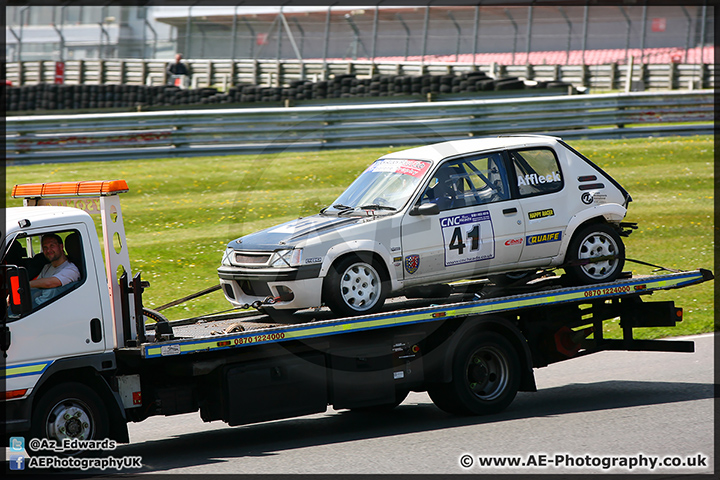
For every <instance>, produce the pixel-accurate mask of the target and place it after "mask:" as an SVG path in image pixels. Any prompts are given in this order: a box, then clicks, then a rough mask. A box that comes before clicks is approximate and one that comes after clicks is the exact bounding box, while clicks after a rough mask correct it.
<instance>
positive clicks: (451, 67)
mask: <svg viewBox="0 0 720 480" xmlns="http://www.w3.org/2000/svg"><path fill="white" fill-rule="evenodd" d="M186 63H187V64H188V65H189V67H190V70H191V72H192V85H193V86H194V87H209V86H215V87H219V88H221V89H226V88H228V87H230V86H233V85H236V84H249V85H266V86H283V85H289V84H290V83H291V82H293V81H296V80H311V81H318V80H326V79H328V78H330V77H331V76H332V75H345V74H354V75H356V76H357V77H358V78H363V77H368V78H369V77H371V76H372V75H375V74H381V75H383V74H384V75H423V74H427V73H429V74H434V75H445V74H455V75H459V74H462V73H467V72H470V71H473V70H478V71H481V72H484V73H486V74H488V75H490V76H492V77H503V76H517V77H521V78H524V79H526V80H535V81H546V80H550V81H563V82H567V83H572V84H573V85H575V86H576V87H580V86H585V87H590V88H591V89H600V90H613V89H623V88H625V87H626V86H627V81H628V72H629V71H630V70H631V69H632V70H631V71H632V74H631V78H632V82H633V84H634V85H635V86H636V88H638V89H641V90H645V89H647V90H659V89H662V90H672V89H677V88H688V86H692V87H693V88H714V87H715V79H714V77H715V66H714V65H712V64H679V63H668V64H639V63H635V64H633V65H628V64H616V63H612V64H607V65H529V66H526V65H499V64H488V65H475V66H473V65H472V64H468V63H465V64H463V63H444V62H437V63H424V62H410V61H407V62H402V61H400V62H388V63H375V62H369V61H360V60H358V61H352V60H348V61H331V62H323V61H322V60H315V61H310V60H307V61H298V60H285V61H282V62H277V61H274V60H236V61H233V60H228V59H225V60H189V61H187V62H186ZM166 67H167V63H166V62H164V61H159V60H134V59H128V60H74V61H67V62H65V83H66V84H69V85H81V84H95V85H98V84H100V85H101V84H118V85H122V84H124V85H165V84H167V73H166ZM54 77H55V62H49V61H46V62H43V61H37V62H13V63H8V64H7V74H6V78H7V79H8V80H10V81H11V82H13V85H35V84H40V83H53V81H54Z"/></svg>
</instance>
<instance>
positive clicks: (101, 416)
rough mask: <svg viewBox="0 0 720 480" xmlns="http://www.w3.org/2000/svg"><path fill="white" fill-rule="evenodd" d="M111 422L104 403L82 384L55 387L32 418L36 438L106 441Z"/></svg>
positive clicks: (43, 397) (40, 403)
mask: <svg viewBox="0 0 720 480" xmlns="http://www.w3.org/2000/svg"><path fill="white" fill-rule="evenodd" d="M109 431H110V422H109V417H108V413H107V411H106V410H105V407H104V406H103V403H102V400H101V399H100V397H99V396H98V394H96V393H95V392H94V391H93V390H92V389H90V388H89V387H87V386H86V385H84V384H82V383H77V382H68V383H62V384H59V385H55V386H54V387H52V388H50V390H48V391H47V392H45V394H44V395H43V396H42V397H41V398H40V400H39V401H38V403H37V405H36V406H35V410H34V412H33V415H32V424H31V434H32V438H47V439H50V440H55V441H57V442H58V443H60V442H62V441H63V440H64V439H71V440H72V439H78V440H102V439H104V438H107V437H108V434H109Z"/></svg>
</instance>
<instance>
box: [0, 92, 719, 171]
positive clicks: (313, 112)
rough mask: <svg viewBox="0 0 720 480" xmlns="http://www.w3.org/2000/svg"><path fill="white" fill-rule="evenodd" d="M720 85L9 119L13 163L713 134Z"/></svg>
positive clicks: (9, 159)
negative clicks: (545, 137)
mask: <svg viewBox="0 0 720 480" xmlns="http://www.w3.org/2000/svg"><path fill="white" fill-rule="evenodd" d="M713 112H714V96H713V91H708V90H705V91H694V92H664V93H650V92H634V93H625V94H600V95H572V96H555V97H541V98H515V99H494V100H467V101H455V102H422V103H396V104H381V105H377V104H375V105H344V106H319V107H292V108H252V109H248V108H245V109H224V110H185V111H167V112H147V113H115V114H83V115H47V116H22V117H21V116H18V117H9V118H7V119H6V147H5V148H6V150H5V153H6V158H7V163H8V164H20V163H38V162H62V161H93V160H122V159H139V158H159V157H173V156H196V155H229V154H248V153H253V154H258V153H270V152H279V151H285V150H320V149H332V148H359V147H370V146H401V145H417V144H424V143H432V142H438V141H443V140H452V139H460V138H468V137H472V136H482V135H496V134H512V133H546V134H552V135H558V136H561V137H563V138H622V137H633V136H647V135H653V136H663V135H692V134H712V133H713V123H712V121H713Z"/></svg>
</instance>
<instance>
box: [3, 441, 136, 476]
mask: <svg viewBox="0 0 720 480" xmlns="http://www.w3.org/2000/svg"><path fill="white" fill-rule="evenodd" d="M26 447H27V448H26ZM116 447H117V442H115V440H110V439H104V440H80V439H77V438H66V439H63V440H62V441H60V442H58V441H56V440H48V439H44V438H43V439H39V438H33V439H31V440H29V441H28V442H27V444H26V442H25V438H24V437H10V442H9V445H8V450H9V456H8V467H9V469H10V470H14V471H20V470H29V469H67V470H82V471H87V470H102V471H105V470H117V471H121V470H125V469H139V468H142V457H140V456H123V457H115V456H112V455H110V456H107V457H74V456H62V454H64V453H74V452H79V451H83V452H102V451H113V450H115V448H116ZM28 450H29V451H30V452H40V454H38V455H35V454H33V455H31V454H28ZM48 452H51V453H58V454H61V455H60V456H53V455H45V454H46V453H48Z"/></svg>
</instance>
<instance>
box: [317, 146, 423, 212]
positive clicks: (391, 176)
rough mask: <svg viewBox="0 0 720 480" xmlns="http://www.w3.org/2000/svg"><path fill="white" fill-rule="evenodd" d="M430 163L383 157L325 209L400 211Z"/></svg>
mask: <svg viewBox="0 0 720 480" xmlns="http://www.w3.org/2000/svg"><path fill="white" fill-rule="evenodd" d="M429 168H430V162H426V161H423V160H400V159H380V160H378V161H376V162H375V163H373V164H372V165H370V166H369V167H368V168H367V169H366V170H365V171H364V172H363V173H362V174H361V175H360V176H359V177H358V178H357V179H356V180H355V181H354V182H353V183H352V184H351V185H350V186H349V187H348V189H347V190H345V191H344V192H343V194H342V195H340V196H339V197H338V198H337V199H336V200H335V201H334V202H333V203H332V206H331V207H329V208H328V209H326V210H325V211H328V212H332V211H338V212H350V211H351V210H356V209H361V210H362V209H367V210H386V211H396V210H399V209H401V208H402V207H403V206H404V205H405V204H406V203H407V201H408V200H409V199H410V196H411V195H412V194H413V192H414V191H415V189H416V188H417V186H418V184H419V183H420V181H421V180H422V178H423V176H425V174H426V173H427V171H428V169H429Z"/></svg>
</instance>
